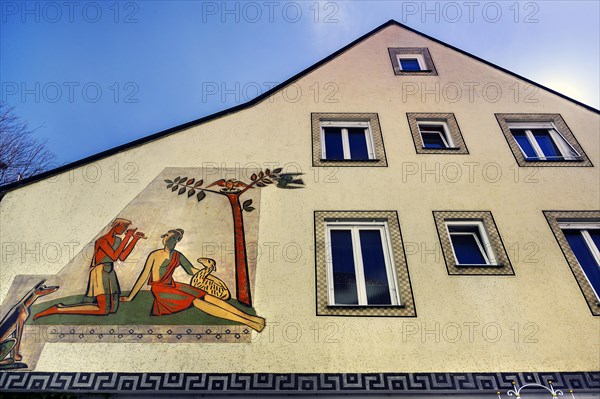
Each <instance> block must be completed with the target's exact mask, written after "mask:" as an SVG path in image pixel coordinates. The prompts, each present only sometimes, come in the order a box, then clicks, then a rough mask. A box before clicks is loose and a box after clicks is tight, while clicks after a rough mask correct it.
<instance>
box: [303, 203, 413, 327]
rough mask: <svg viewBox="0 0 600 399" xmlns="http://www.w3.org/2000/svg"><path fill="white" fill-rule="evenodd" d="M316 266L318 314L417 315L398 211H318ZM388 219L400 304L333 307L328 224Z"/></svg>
mask: <svg viewBox="0 0 600 399" xmlns="http://www.w3.org/2000/svg"><path fill="white" fill-rule="evenodd" d="M314 216H315V248H316V251H315V266H316V284H317V287H316V296H317V297H316V302H317V303H316V306H317V316H384V317H385V316H388V317H389V316H392V317H394V316H403V317H414V316H416V315H417V313H416V309H415V304H414V298H413V294H412V288H411V284H410V276H409V272H408V266H407V264H406V257H405V253H404V244H403V242H402V234H401V232H400V223H399V220H398V214H397V213H396V212H395V211H315V214H314ZM333 221H336V222H337V221H343V222H368V221H377V222H385V223H386V225H387V231H388V234H389V240H390V241H391V242H390V246H391V248H390V255H391V258H392V261H393V265H394V269H395V270H394V271H395V275H396V278H397V282H396V286H397V287H398V294H399V303H400V304H399V305H394V306H382V305H377V306H369V305H366V306H361V305H349V306H339V305H336V306H330V305H329V303H330V300H329V285H328V272H327V268H328V264H327V260H328V259H327V257H328V255H327V254H328V253H329V252H328V248H327V246H326V245H327V244H326V242H327V241H328V239H327V238H326V236H327V233H326V225H327V223H328V222H333Z"/></svg>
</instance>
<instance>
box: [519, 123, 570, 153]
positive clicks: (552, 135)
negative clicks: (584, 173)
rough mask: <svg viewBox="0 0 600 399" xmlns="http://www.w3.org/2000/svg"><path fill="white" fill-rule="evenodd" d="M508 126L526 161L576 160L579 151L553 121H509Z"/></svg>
mask: <svg viewBox="0 0 600 399" xmlns="http://www.w3.org/2000/svg"><path fill="white" fill-rule="evenodd" d="M508 127H509V129H510V132H511V133H512V135H513V137H514V139H515V141H516V142H517V144H518V146H519V149H520V150H521V153H522V154H523V157H524V158H525V160H526V161H578V160H581V156H580V155H579V153H578V152H577V151H576V150H575V149H574V148H573V147H572V146H571V145H570V144H569V142H568V141H567V140H566V139H565V138H564V137H563V136H562V135H561V134H560V132H559V131H558V129H556V127H555V126H554V124H553V123H551V122H547V123H529V122H520V123H509V124H508Z"/></svg>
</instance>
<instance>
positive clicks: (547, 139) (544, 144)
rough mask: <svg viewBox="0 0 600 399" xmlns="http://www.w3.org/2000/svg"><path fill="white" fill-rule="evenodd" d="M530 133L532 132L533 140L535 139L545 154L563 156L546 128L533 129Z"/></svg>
mask: <svg viewBox="0 0 600 399" xmlns="http://www.w3.org/2000/svg"><path fill="white" fill-rule="evenodd" d="M531 133H533V137H535V141H537V143H538V145H539V146H540V148H541V149H542V152H543V153H544V155H545V156H547V157H554V158H556V157H559V158H562V157H563V156H562V154H561V153H560V150H559V149H558V147H557V146H556V144H555V143H554V140H552V137H551V136H550V133H549V132H548V130H547V129H533V130H532V131H531Z"/></svg>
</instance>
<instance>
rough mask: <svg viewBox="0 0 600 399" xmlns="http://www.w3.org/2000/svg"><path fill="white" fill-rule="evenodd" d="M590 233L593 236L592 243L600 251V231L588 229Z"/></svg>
mask: <svg viewBox="0 0 600 399" xmlns="http://www.w3.org/2000/svg"><path fill="white" fill-rule="evenodd" d="M588 233H590V236H592V241H594V244H596V248H597V249H598V250H600V229H588Z"/></svg>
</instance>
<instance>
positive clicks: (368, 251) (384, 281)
mask: <svg viewBox="0 0 600 399" xmlns="http://www.w3.org/2000/svg"><path fill="white" fill-rule="evenodd" d="M360 246H361V251H362V261H363V267H364V275H365V288H366V291H367V303H368V304H369V305H391V304H392V301H391V298H390V286H389V282H388V276H387V271H386V267H385V259H384V254H383V243H382V242H381V232H380V231H379V230H360Z"/></svg>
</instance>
